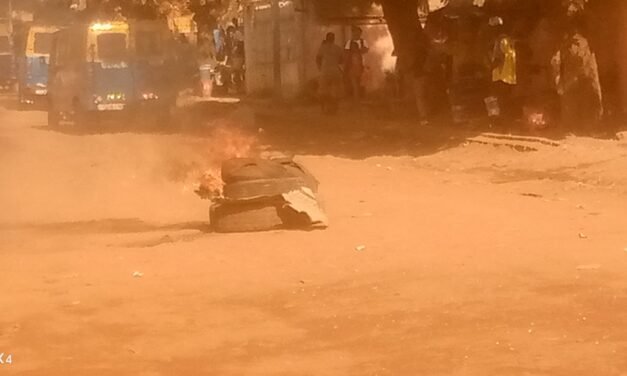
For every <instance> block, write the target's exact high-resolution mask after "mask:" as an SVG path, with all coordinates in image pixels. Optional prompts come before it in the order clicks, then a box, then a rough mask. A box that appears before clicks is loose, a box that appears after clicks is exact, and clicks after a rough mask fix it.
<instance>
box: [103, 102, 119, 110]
mask: <svg viewBox="0 0 627 376" xmlns="http://www.w3.org/2000/svg"><path fill="white" fill-rule="evenodd" d="M123 109H124V104H123V103H105V104H99V105H98V111H121V110H123Z"/></svg>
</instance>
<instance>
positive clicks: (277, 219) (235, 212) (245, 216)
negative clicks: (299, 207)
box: [210, 200, 283, 233]
mask: <svg viewBox="0 0 627 376" xmlns="http://www.w3.org/2000/svg"><path fill="white" fill-rule="evenodd" d="M281 208H282V203H281V202H273V201H268V200H264V201H257V202H247V203H242V202H224V203H218V204H215V205H213V206H212V207H211V213H210V220H211V226H212V228H213V229H214V230H215V231H216V232H221V233H232V232H255V231H270V230H275V229H278V228H281V227H282V226H283V219H282V218H281V216H280V214H279V213H280V211H281Z"/></svg>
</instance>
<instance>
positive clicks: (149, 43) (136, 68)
mask: <svg viewBox="0 0 627 376" xmlns="http://www.w3.org/2000/svg"><path fill="white" fill-rule="evenodd" d="M130 40H131V46H130V48H131V59H130V62H131V65H132V73H133V78H134V81H133V82H134V85H135V98H134V102H135V104H136V110H137V111H138V112H140V113H141V114H142V117H144V116H143V115H145V114H150V115H153V116H156V117H157V119H158V122H159V123H162V124H164V123H167V122H168V121H169V120H170V115H171V113H172V110H173V107H174V106H175V105H176V96H177V94H178V85H179V83H178V82H177V79H178V77H177V74H176V72H177V70H176V66H175V64H176V57H175V55H174V53H173V51H174V40H173V38H172V36H171V33H170V30H169V29H168V24H167V23H166V22H165V21H163V22H162V21H134V22H131V23H130Z"/></svg>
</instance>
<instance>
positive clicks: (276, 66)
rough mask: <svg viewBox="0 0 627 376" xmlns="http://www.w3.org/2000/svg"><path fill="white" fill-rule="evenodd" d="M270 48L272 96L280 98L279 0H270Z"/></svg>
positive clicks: (281, 87) (281, 85) (281, 86)
mask: <svg viewBox="0 0 627 376" xmlns="http://www.w3.org/2000/svg"><path fill="white" fill-rule="evenodd" d="M272 49H273V75H274V96H275V98H277V99H281V98H282V94H283V93H282V91H283V83H282V78H281V8H280V5H279V0H272Z"/></svg>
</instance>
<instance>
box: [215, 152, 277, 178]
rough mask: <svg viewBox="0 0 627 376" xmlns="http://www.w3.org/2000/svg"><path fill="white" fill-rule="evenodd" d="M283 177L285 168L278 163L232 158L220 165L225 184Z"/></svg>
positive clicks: (256, 159)
mask: <svg viewBox="0 0 627 376" xmlns="http://www.w3.org/2000/svg"><path fill="white" fill-rule="evenodd" d="M285 176H286V171H285V168H284V167H283V166H282V165H281V164H280V163H276V162H273V161H268V160H263V159H258V158H234V159H229V160H227V161H225V162H224V163H223V164H222V181H224V182H225V183H226V184H230V183H237V182H241V181H248V180H260V179H272V178H281V177H285Z"/></svg>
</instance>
